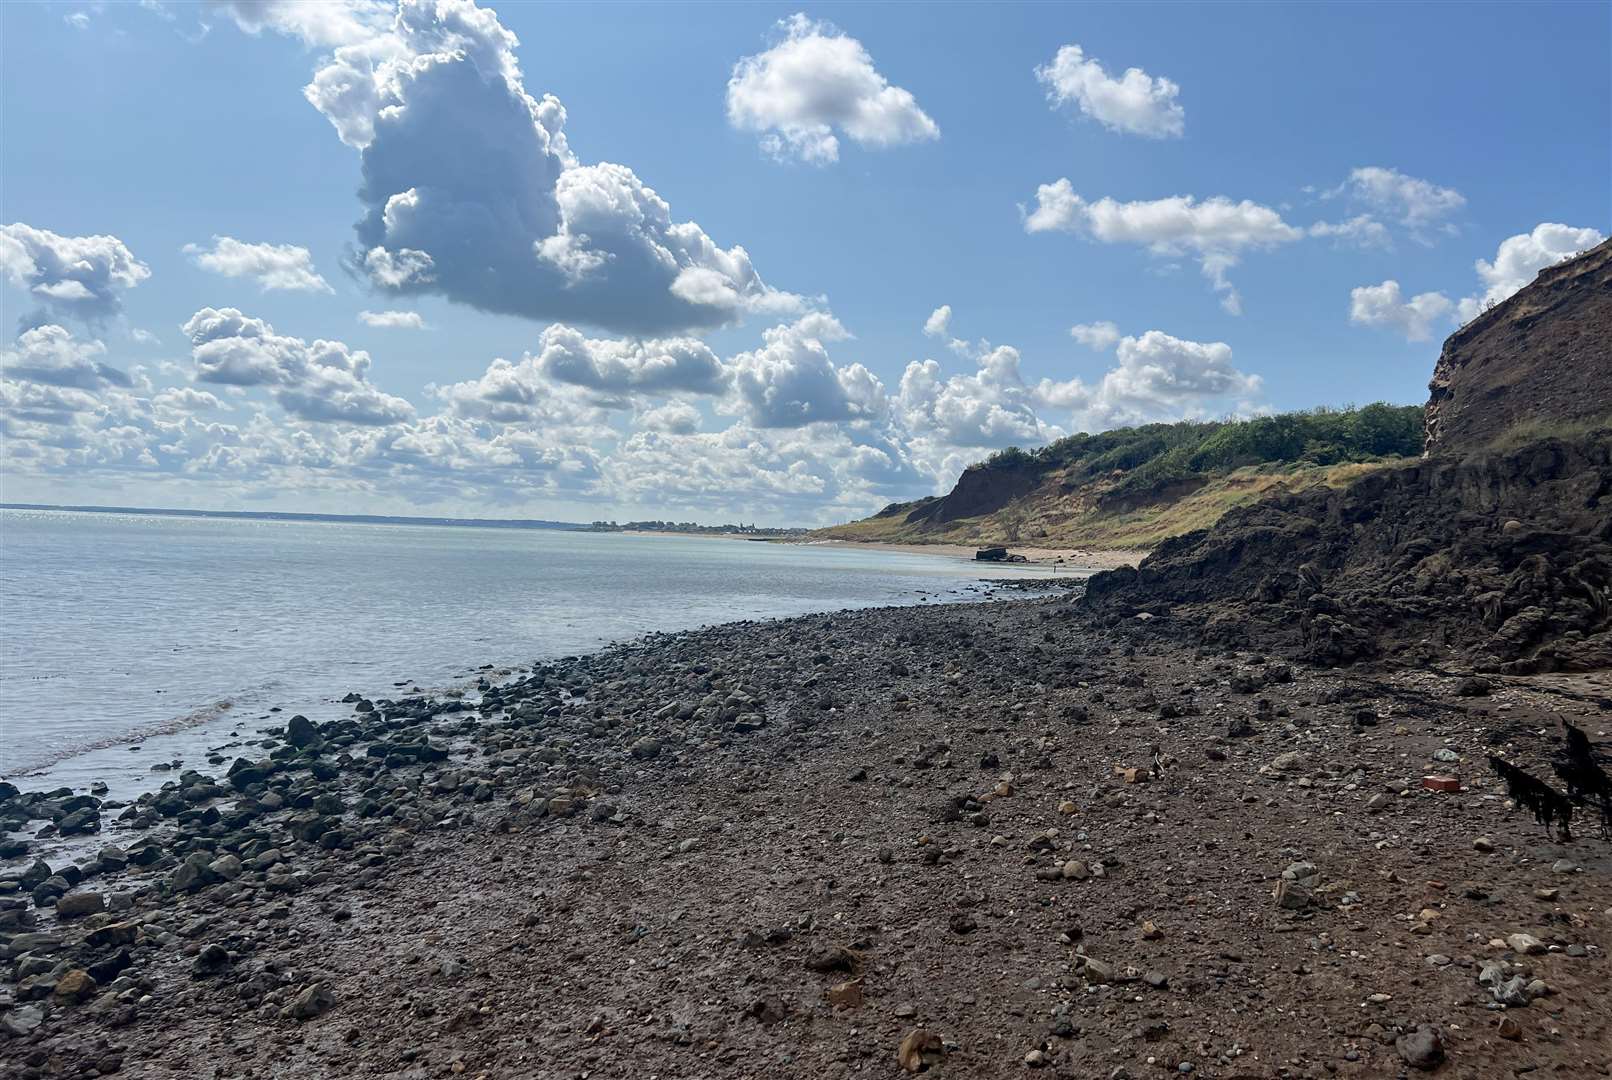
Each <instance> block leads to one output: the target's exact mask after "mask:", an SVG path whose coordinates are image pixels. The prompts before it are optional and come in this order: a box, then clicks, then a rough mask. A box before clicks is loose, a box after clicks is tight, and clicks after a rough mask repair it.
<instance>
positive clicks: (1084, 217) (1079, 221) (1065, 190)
mask: <svg viewBox="0 0 1612 1080" xmlns="http://www.w3.org/2000/svg"><path fill="white" fill-rule="evenodd" d="M1024 229H1025V231H1026V232H1030V233H1039V232H1069V233H1081V234H1085V235H1088V236H1091V237H1092V238H1093V239H1095V240H1098V241H1100V242H1102V243H1105V244H1136V245H1138V246H1141V247H1144V248H1146V249H1147V250H1148V251H1150V252H1152V253H1154V254H1155V255H1167V256H1180V255H1192V256H1194V257H1195V258H1196V259H1197V260H1198V265H1199V268H1200V269H1201V270H1202V271H1203V274H1204V276H1205V277H1206V278H1208V279H1209V281H1210V283H1211V284H1212V285H1213V286H1214V288H1215V290H1216V291H1217V292H1220V293H1221V294H1222V299H1221V304H1222V306H1224V307H1225V308H1226V310H1227V311H1229V312H1231V313H1232V314H1234V315H1238V314H1241V313H1242V298H1241V297H1240V296H1239V295H1238V293H1237V290H1236V289H1235V288H1234V287H1233V286H1232V284H1231V282H1230V280H1228V278H1227V276H1226V273H1227V271H1229V270H1230V269H1231V268H1232V267H1234V266H1236V265H1237V263H1238V261H1239V260H1240V259H1241V258H1242V256H1243V254H1244V253H1245V252H1248V251H1252V250H1260V249H1269V248H1274V247H1279V246H1281V245H1282V244H1287V243H1291V242H1293V241H1295V240H1298V239H1300V238H1302V237H1303V236H1304V231H1303V230H1302V229H1298V228H1295V227H1293V226H1292V225H1289V224H1288V223H1287V222H1285V221H1283V220H1282V215H1281V214H1280V213H1278V212H1277V211H1275V210H1273V209H1271V208H1270V207H1268V206H1262V205H1260V204H1259V203H1256V202H1251V201H1249V200H1247V199H1244V200H1242V201H1241V202H1233V201H1232V200H1230V199H1227V198H1224V197H1222V196H1215V197H1213V198H1209V199H1202V200H1199V199H1197V198H1195V197H1194V196H1191V195H1176V196H1172V197H1170V198H1165V199H1153V200H1151V201H1143V202H1119V201H1117V200H1115V199H1111V198H1102V199H1098V200H1097V201H1096V202H1087V201H1086V200H1085V199H1083V198H1081V197H1080V196H1079V195H1077V194H1076V193H1075V190H1074V185H1072V184H1071V183H1070V182H1069V181H1068V179H1060V180H1057V181H1054V182H1053V183H1051V184H1042V185H1041V186H1040V187H1039V188H1037V189H1036V206H1035V209H1034V210H1032V211H1029V212H1027V213H1026V215H1025V218H1024Z"/></svg>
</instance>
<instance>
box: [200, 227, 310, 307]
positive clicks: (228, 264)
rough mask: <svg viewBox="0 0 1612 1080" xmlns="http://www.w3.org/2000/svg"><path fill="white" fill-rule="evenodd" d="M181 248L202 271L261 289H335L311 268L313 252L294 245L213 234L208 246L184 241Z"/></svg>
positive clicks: (267, 290)
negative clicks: (247, 281) (241, 279)
mask: <svg viewBox="0 0 1612 1080" xmlns="http://www.w3.org/2000/svg"><path fill="white" fill-rule="evenodd" d="M184 251H185V254H186V255H189V256H190V257H191V258H192V259H194V260H195V262H196V265H197V266H199V267H201V268H202V269H203V270H211V271H212V272H213V273H215V274H222V275H223V276H224V277H230V278H238V277H249V278H252V279H253V280H254V281H256V282H257V283H258V286H259V287H260V288H261V289H263V291H264V292H269V291H273V290H281V291H285V292H325V293H328V292H334V291H335V290H334V289H332V288H331V287H330V283H329V282H328V281H326V280H325V279H324V278H323V277H321V276H320V274H319V271H318V270H315V269H314V266H313V254H312V253H311V252H310V251H309V250H308V249H307V248H305V247H298V246H296V245H295V244H248V243H244V242H243V241H240V240H237V239H235V238H234V237H233V236H215V237H213V246H212V247H211V248H204V247H202V246H201V245H200V244H186V245H185V248H184Z"/></svg>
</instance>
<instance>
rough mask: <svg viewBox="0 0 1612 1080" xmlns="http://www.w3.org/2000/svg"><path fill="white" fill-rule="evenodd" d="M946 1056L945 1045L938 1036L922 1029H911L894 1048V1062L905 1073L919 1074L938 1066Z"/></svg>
mask: <svg viewBox="0 0 1612 1080" xmlns="http://www.w3.org/2000/svg"><path fill="white" fill-rule="evenodd" d="M945 1056H946V1044H945V1043H943V1042H941V1040H940V1036H939V1035H936V1034H934V1033H933V1032H929V1031H925V1030H924V1029H923V1028H913V1029H912V1030H911V1031H909V1032H907V1035H906V1037H905V1038H903V1039H902V1040H901V1045H900V1046H898V1047H896V1062H897V1063H898V1064H899V1065H900V1066H901V1068H902V1069H904V1070H905V1071H907V1072H910V1073H920V1072H923V1071H924V1070H925V1069H928V1068H930V1067H931V1066H934V1065H939V1064H940V1063H941V1061H942V1060H943V1059H944V1058H945Z"/></svg>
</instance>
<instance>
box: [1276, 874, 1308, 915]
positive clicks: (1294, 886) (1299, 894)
mask: <svg viewBox="0 0 1612 1080" xmlns="http://www.w3.org/2000/svg"><path fill="white" fill-rule="evenodd" d="M1272 895H1273V896H1274V897H1275V898H1276V906H1277V907H1279V908H1283V909H1285V910H1287V911H1300V910H1303V909H1304V908H1307V907H1309V906H1310V902H1311V900H1312V899H1313V897H1312V896H1311V895H1310V890H1309V889H1307V888H1305V887H1304V886H1303V885H1300V884H1299V883H1298V882H1296V881H1289V880H1287V879H1286V878H1283V879H1282V880H1281V881H1278V882H1277V883H1276V891H1275V892H1274V893H1272Z"/></svg>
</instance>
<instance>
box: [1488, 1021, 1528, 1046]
mask: <svg viewBox="0 0 1612 1080" xmlns="http://www.w3.org/2000/svg"><path fill="white" fill-rule="evenodd" d="M1494 1033H1495V1034H1496V1035H1498V1036H1500V1037H1501V1038H1502V1039H1509V1040H1511V1041H1512V1042H1516V1041H1517V1040H1518V1039H1520V1038H1522V1025H1521V1024H1519V1023H1517V1021H1515V1020H1513V1019H1512V1018H1511V1017H1509V1016H1502V1017H1501V1018H1500V1022H1499V1023H1498V1024H1496V1025H1495V1028H1494Z"/></svg>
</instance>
